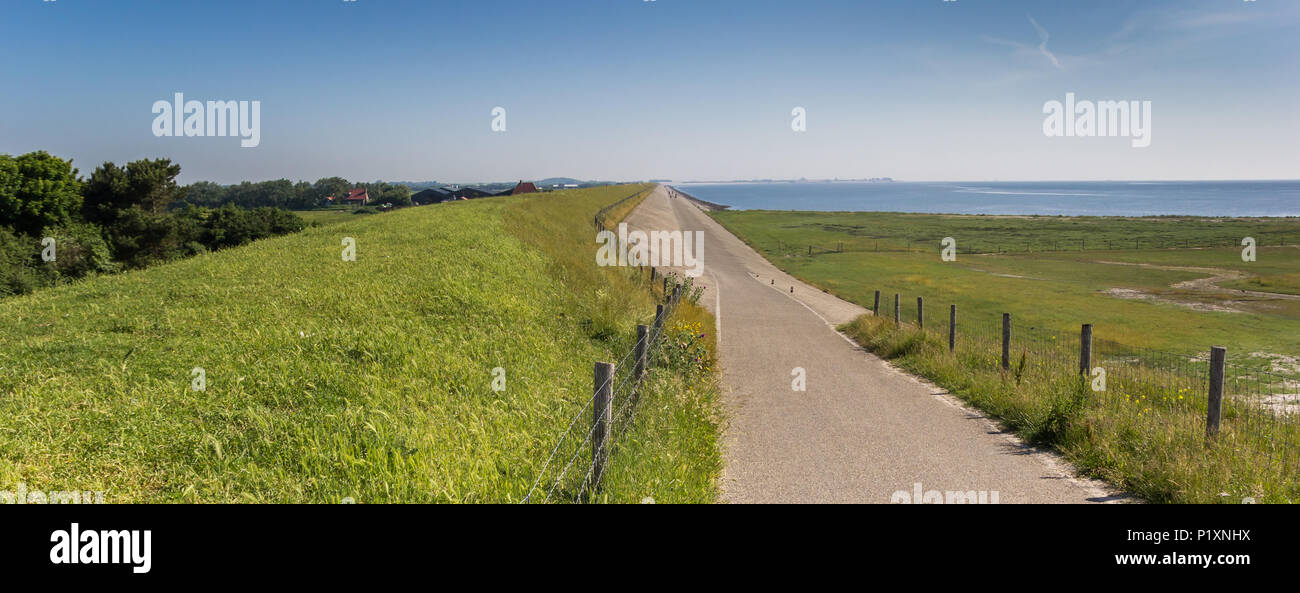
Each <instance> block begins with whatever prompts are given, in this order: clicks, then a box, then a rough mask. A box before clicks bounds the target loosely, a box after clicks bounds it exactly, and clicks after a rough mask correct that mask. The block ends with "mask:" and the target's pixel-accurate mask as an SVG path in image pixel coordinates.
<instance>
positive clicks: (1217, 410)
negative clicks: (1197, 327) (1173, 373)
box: [1205, 346, 1228, 438]
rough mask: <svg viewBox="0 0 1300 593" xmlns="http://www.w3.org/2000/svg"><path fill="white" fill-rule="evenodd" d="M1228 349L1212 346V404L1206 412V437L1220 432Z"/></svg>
mask: <svg viewBox="0 0 1300 593" xmlns="http://www.w3.org/2000/svg"><path fill="white" fill-rule="evenodd" d="M1227 355H1228V350H1227V349H1226V348H1224V347H1223V346H1214V347H1212V348H1210V405H1209V408H1208V410H1207V411H1206V414H1205V437H1206V438H1211V437H1213V436H1214V435H1216V434H1219V418H1220V417H1221V416H1222V414H1223V373H1224V370H1225V367H1226V366H1227V364H1226V362H1227V358H1228V356H1227Z"/></svg>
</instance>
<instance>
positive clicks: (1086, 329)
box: [1079, 323, 1092, 379]
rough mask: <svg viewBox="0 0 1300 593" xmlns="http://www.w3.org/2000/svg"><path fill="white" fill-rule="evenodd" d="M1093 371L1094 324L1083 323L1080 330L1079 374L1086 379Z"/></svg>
mask: <svg viewBox="0 0 1300 593" xmlns="http://www.w3.org/2000/svg"><path fill="white" fill-rule="evenodd" d="M1091 372H1092V324H1091V323H1085V324H1083V330H1082V331H1081V332H1079V374H1080V375H1083V377H1084V378H1085V379H1086V378H1087V377H1088V374H1089V373H1091Z"/></svg>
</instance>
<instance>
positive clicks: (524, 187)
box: [510, 181, 537, 196]
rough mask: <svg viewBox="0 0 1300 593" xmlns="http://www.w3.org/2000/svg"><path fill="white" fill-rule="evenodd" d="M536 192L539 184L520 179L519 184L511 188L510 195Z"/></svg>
mask: <svg viewBox="0 0 1300 593" xmlns="http://www.w3.org/2000/svg"><path fill="white" fill-rule="evenodd" d="M535 193H537V186H536V185H535V184H533V182H531V181H520V182H519V185H516V186H515V188H514V189H512V190H510V195H512V196H517V195H519V194H535Z"/></svg>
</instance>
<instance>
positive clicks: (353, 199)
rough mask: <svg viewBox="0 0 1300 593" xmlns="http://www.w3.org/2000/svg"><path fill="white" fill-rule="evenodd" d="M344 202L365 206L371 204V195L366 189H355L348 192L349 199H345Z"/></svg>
mask: <svg viewBox="0 0 1300 593" xmlns="http://www.w3.org/2000/svg"><path fill="white" fill-rule="evenodd" d="M343 202H344V203H347V204H360V205H362V206H365V205H366V204H369V203H370V193H369V192H367V191H366V190H365V189H354V190H351V191H349V192H348V197H346V198H343Z"/></svg>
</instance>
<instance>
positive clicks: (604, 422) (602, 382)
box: [591, 362, 614, 492]
mask: <svg viewBox="0 0 1300 593" xmlns="http://www.w3.org/2000/svg"><path fill="white" fill-rule="evenodd" d="M613 383H614V365H612V364H610V363H608V362H598V363H596V384H595V387H594V389H593V392H592V395H593V402H594V404H593V410H594V414H593V415H592V417H591V490H592V491H593V492H594V491H595V490H596V486H597V485H599V484H600V477H601V474H603V473H604V472H605V444H606V443H608V442H609V431H610V424H612V421H613V415H614V409H613V406H611V405H610V404H611V403H612V401H613V398H614V386H613Z"/></svg>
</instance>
